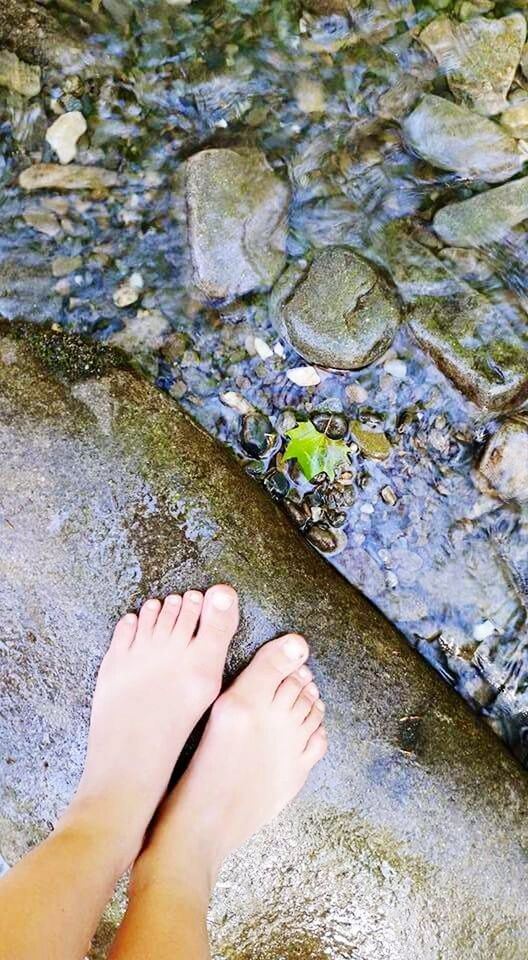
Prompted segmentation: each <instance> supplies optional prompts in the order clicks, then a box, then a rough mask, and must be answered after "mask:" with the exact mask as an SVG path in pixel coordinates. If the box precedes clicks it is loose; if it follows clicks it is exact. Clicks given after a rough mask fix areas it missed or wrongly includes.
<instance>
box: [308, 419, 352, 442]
mask: <svg viewBox="0 0 528 960" xmlns="http://www.w3.org/2000/svg"><path fill="white" fill-rule="evenodd" d="M312 423H313V425H314V427H315V428H316V430H319V433H324V434H325V435H326V436H327V437H330V439H331V440H342V439H343V437H345V436H346V434H347V433H348V420H347V418H346V417H345V416H343V414H339V413H314V414H313V416H312Z"/></svg>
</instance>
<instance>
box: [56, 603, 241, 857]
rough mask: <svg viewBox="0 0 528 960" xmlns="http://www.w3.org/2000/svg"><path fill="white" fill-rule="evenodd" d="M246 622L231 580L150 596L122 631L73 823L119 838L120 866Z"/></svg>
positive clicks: (99, 703)
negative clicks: (227, 583) (96, 826)
mask: <svg viewBox="0 0 528 960" xmlns="http://www.w3.org/2000/svg"><path fill="white" fill-rule="evenodd" d="M237 627H238V598H237V594H236V593H235V591H234V590H233V589H232V588H231V587H228V586H220V585H218V586H215V587H212V588H211V589H210V590H208V591H207V593H206V594H205V597H204V596H203V595H202V594H201V593H200V592H199V591H197V590H189V591H188V592H187V593H186V594H185V595H184V596H183V598H182V597H180V596H178V595H171V596H169V597H167V598H166V600H165V602H164V603H163V605H161V603H160V601H159V600H147V602H146V603H145V604H144V605H143V607H142V608H141V610H140V613H139V616H136V615H135V614H133V613H127V614H126V616H124V617H123V618H122V619H121V620H120V621H119V623H118V624H117V627H116V629H115V632H114V636H113V639H112V643H111V645H110V648H109V650H108V653H107V654H106V656H105V658H104V660H103V663H102V665H101V669H100V671H99V676H98V679H97V685H96V690H95V695H94V701H93V707H92V717H91V723H90V734H89V739H88V753H87V758H86V764H85V768H84V772H83V775H82V778H81V782H80V784H79V788H78V791H77V794H76V796H75V799H74V801H73V803H72V805H71V807H70V809H69V811H68V813H67V814H66V816H65V818H64V821H63V823H64V824H66V825H67V824H68V823H69V822H71V820H72V818H73V820H74V821H75V819H76V818H77V820H78V819H79V817H81V819H82V818H83V817H85V819H87V821H88V822H89V823H90V825H92V824H93V823H94V820H95V821H96V822H98V821H99V820H100V822H101V823H102V824H104V825H105V827H107V828H108V830H109V833H111V834H112V836H113V837H114V838H116V839H117V840H118V841H119V847H120V850H119V854H118V856H119V864H120V870H121V871H124V870H125V869H126V868H127V867H128V866H129V864H130V863H131V862H132V860H133V859H134V857H135V856H136V855H137V853H138V850H139V849H140V847H141V843H142V841H143V836H144V833H145V830H146V828H147V826H148V824H149V822H150V820H151V818H152V816H153V815H154V812H155V810H156V807H157V806H158V804H159V802H160V800H161V798H162V796H163V794H164V793H165V791H166V789H167V785H168V782H169V779H170V776H171V773H172V771H173V769H174V766H175V763H176V761H177V759H178V756H179V754H180V752H181V750H182V747H183V746H184V744H185V742H186V740H187V738H188V736H189V734H190V733H191V731H192V730H193V728H194V727H195V726H196V724H197V722H198V720H199V719H200V717H201V716H202V715H203V714H204V713H205V711H206V710H207V708H208V707H209V706H210V705H211V704H212V703H213V701H214V700H215V699H216V697H217V696H218V694H219V692H220V687H221V683H222V674H223V669H224V663H225V658H226V654H227V648H228V646H229V643H230V641H231V640H232V638H233V635H234V633H235V631H236V629H237Z"/></svg>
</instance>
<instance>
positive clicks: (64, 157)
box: [46, 110, 87, 163]
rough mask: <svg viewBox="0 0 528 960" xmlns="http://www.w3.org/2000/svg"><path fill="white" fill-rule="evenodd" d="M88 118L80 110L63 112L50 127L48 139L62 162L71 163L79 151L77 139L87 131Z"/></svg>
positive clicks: (47, 133)
mask: <svg viewBox="0 0 528 960" xmlns="http://www.w3.org/2000/svg"><path fill="white" fill-rule="evenodd" d="M86 129H87V126H86V120H85V119H84V117H83V115H82V113H81V111H80V110H71V111H69V113H63V114H62V115H61V116H60V117H57V119H56V120H55V121H54V122H53V123H52V124H51V127H48V130H47V132H46V140H47V142H48V143H49V145H50V147H52V148H53V149H54V151H55V153H56V154H57V156H58V158H59V160H60V162H61V163H71V161H72V160H73V159H74V158H75V154H76V153H77V141H78V139H79V137H82V135H83V133H86Z"/></svg>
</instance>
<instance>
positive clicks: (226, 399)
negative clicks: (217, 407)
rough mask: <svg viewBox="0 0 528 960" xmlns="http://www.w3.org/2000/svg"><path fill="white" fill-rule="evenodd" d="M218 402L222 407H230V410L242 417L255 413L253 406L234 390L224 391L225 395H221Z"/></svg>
mask: <svg viewBox="0 0 528 960" xmlns="http://www.w3.org/2000/svg"><path fill="white" fill-rule="evenodd" d="M220 401H221V403H223V404H224V406H226V407H230V408H231V410H236V412H237V413H240V414H242V416H244V415H245V414H249V413H254V412H255V407H254V406H253V404H252V403H249V401H248V400H246V399H245V398H244V397H243V396H242V395H241V394H240V393H237V392H236V390H226V392H225V393H221V394H220Z"/></svg>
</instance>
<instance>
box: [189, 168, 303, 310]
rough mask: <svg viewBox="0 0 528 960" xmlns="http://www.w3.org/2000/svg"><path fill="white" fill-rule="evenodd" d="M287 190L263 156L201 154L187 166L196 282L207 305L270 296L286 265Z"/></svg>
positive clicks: (190, 232) (191, 244)
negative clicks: (255, 292) (249, 296)
mask: <svg viewBox="0 0 528 960" xmlns="http://www.w3.org/2000/svg"><path fill="white" fill-rule="evenodd" d="M289 199H290V191H289V188H288V186H287V185H286V184H285V183H284V182H283V181H282V180H281V179H280V178H279V177H277V176H276V174H275V173H274V172H273V170H272V169H271V167H270V166H269V165H268V162H267V160H266V158H265V156H264V154H262V153H260V151H258V150H250V149H247V150H246V149H240V150H233V149H221V150H202V151H201V153H197V154H195V155H194V156H193V157H191V158H190V159H189V160H188V161H187V208H188V226H189V242H190V247H191V257H192V264H193V281H194V284H195V286H196V289H197V291H198V295H199V296H200V297H201V299H203V300H204V301H206V302H211V303H215V302H226V301H230V300H234V299H236V298H237V297H240V296H243V295H244V294H246V293H250V292H251V291H252V290H266V289H269V287H271V286H272V284H273V282H274V281H275V280H276V279H277V277H278V275H279V273H280V272H281V270H282V268H283V266H284V263H285V248H286V231H287V212H288V205H289Z"/></svg>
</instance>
